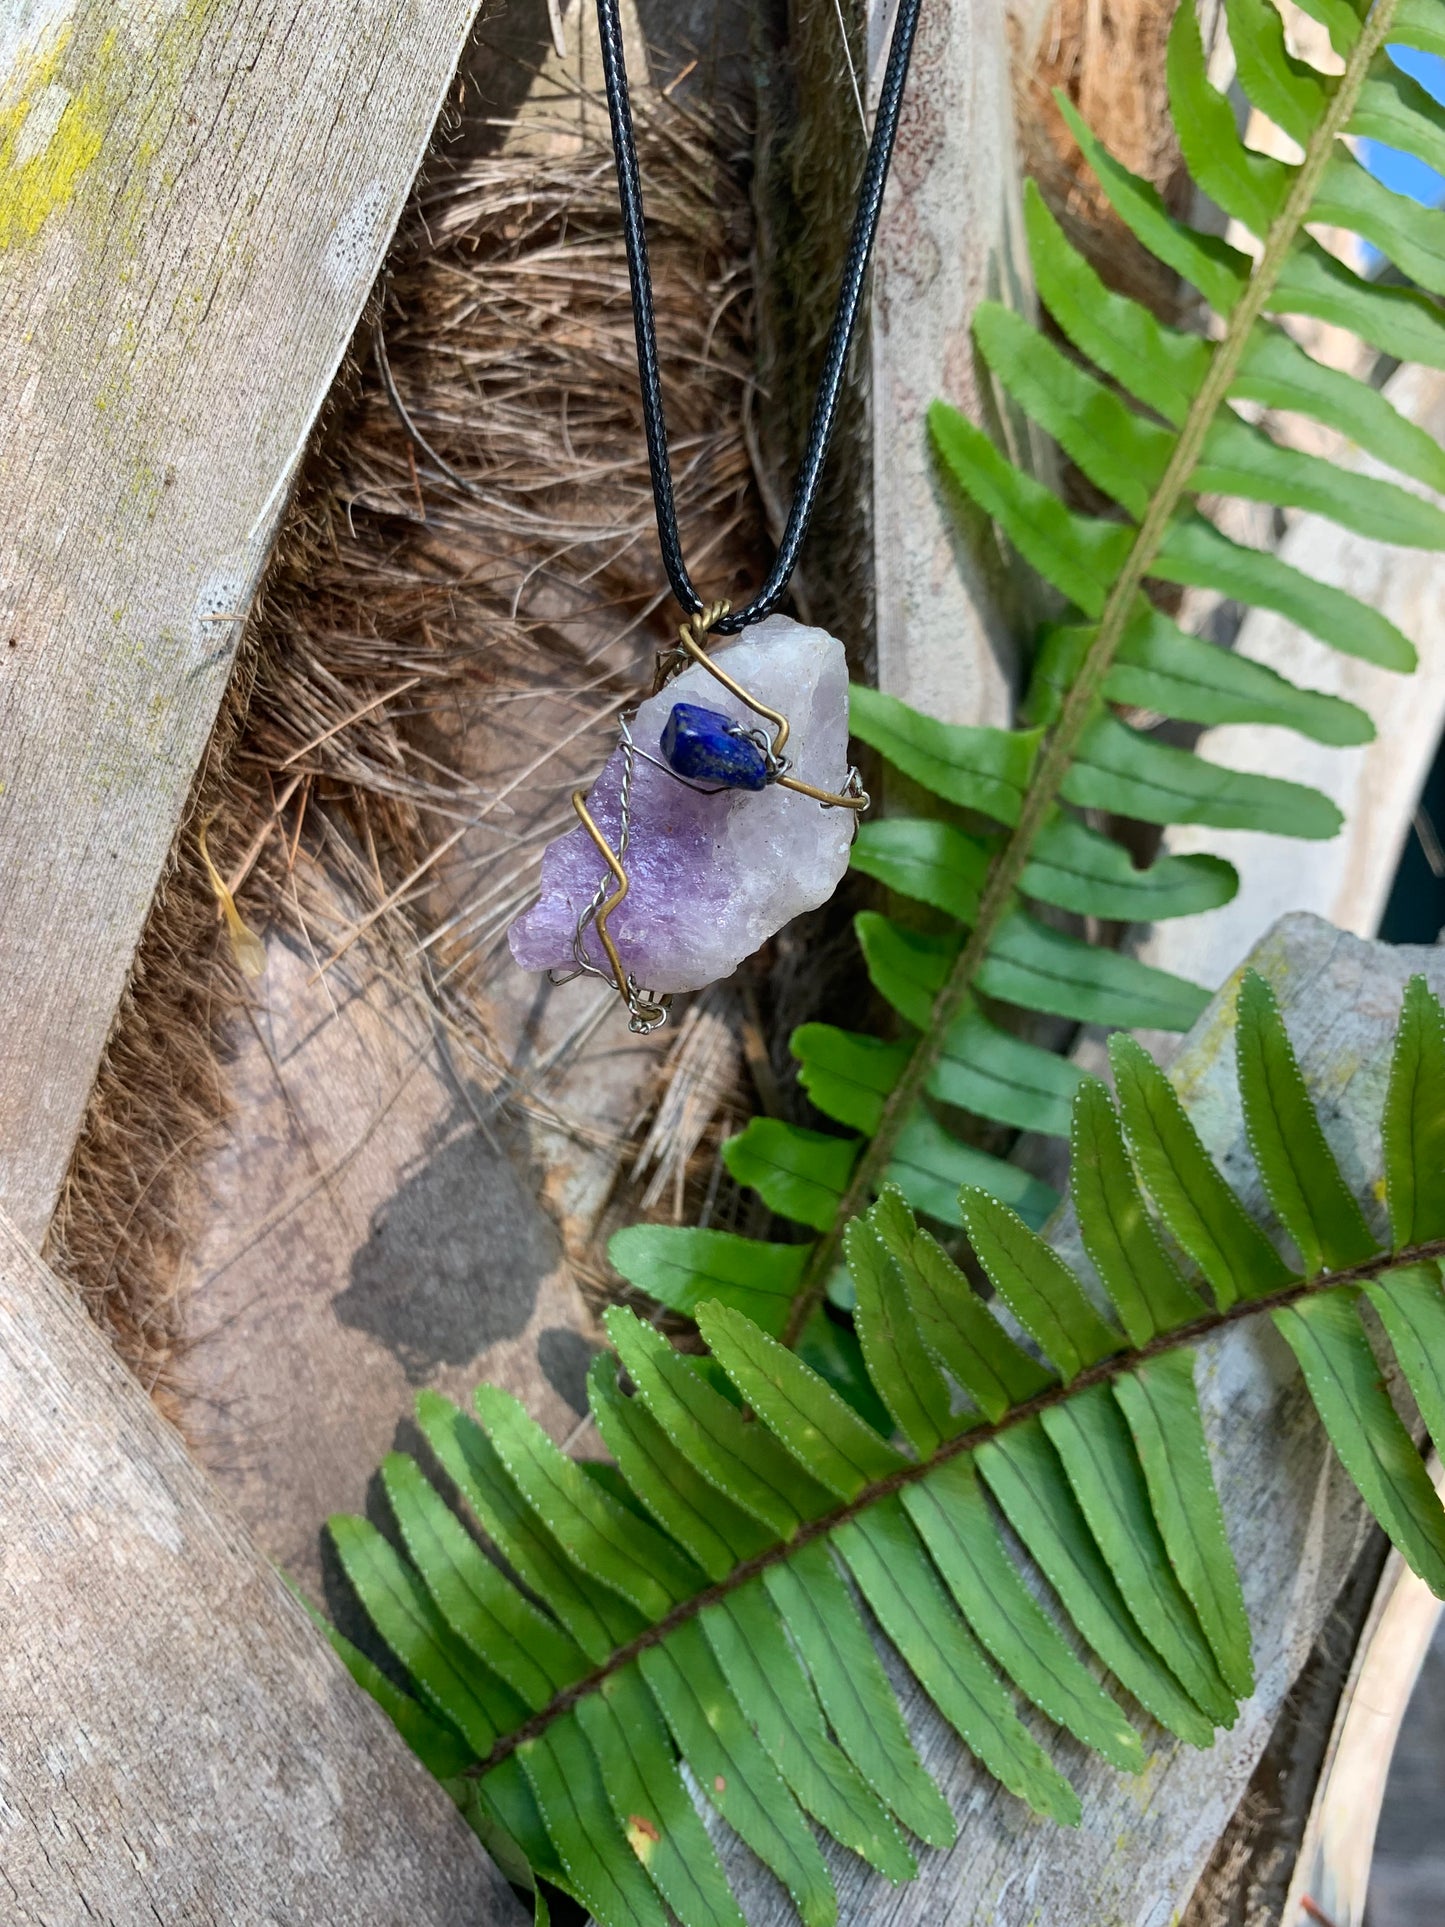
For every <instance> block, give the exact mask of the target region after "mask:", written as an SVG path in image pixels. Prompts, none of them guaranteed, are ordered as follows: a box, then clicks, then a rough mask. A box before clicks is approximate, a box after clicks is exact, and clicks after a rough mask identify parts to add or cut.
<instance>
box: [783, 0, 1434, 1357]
mask: <svg viewBox="0 0 1445 1927" xmlns="http://www.w3.org/2000/svg"><path fill="white" fill-rule="evenodd" d="M1396 3H1397V0H1376V5H1375V7H1374V9H1373V10H1372V12H1371V14H1370V17H1369V19H1368V21H1367V22H1366V24H1365V27H1364V29H1363V31H1362V33H1361V35H1360V38H1359V40H1358V41H1357V42H1356V44H1355V46H1354V48H1353V50H1352V51H1351V54H1350V57H1349V62H1348V64H1347V66H1346V68H1345V71H1344V73H1343V74H1342V75H1341V77H1340V84H1339V87H1338V88H1337V90H1336V92H1335V93H1334V95H1333V97H1332V98H1331V100H1330V104H1329V107H1328V109H1327V110H1326V112H1325V115H1324V118H1323V119H1322V120H1321V122H1320V124H1319V126H1318V127H1317V128H1316V129H1315V132H1314V134H1313V136H1312V138H1311V140H1310V144H1309V146H1308V148H1307V149H1306V151H1305V157H1304V160H1303V161H1302V163H1301V164H1300V167H1299V169H1298V171H1297V173H1296V175H1295V178H1294V181H1293V183H1292V185H1291V188H1290V192H1289V195H1288V197H1287V198H1286V200H1285V203H1284V206H1283V207H1282V208H1281V209H1280V212H1279V214H1278V215H1277V217H1276V218H1275V221H1274V223H1273V225H1272V226H1271V228H1270V231H1269V233H1268V235H1267V236H1266V237H1265V242H1264V249H1263V252H1262V253H1261V255H1260V258H1259V261H1258V263H1257V265H1256V267H1255V270H1254V273H1253V274H1252V275H1251V276H1250V279H1249V283H1248V285H1247V286H1246V288H1245V290H1244V292H1243V294H1242V295H1241V296H1240V298H1239V301H1238V303H1237V304H1236V306H1235V308H1234V310H1233V312H1232V313H1231V314H1230V317H1229V321H1228V324H1227V326H1226V329H1225V333H1224V336H1223V339H1222V340H1221V341H1220V343H1219V345H1218V347H1217V348H1216V349H1215V351H1214V354H1213V356H1212V357H1211V359H1210V364H1209V370H1208V373H1207V374H1206V376H1205V378H1204V381H1203V383H1202V385H1201V386H1200V389H1199V392H1198V394H1197V395H1196V396H1195V397H1194V400H1193V402H1192V404H1191V405H1190V409H1189V413H1188V415H1187V416H1186V418H1185V421H1184V425H1183V427H1182V429H1181V430H1180V433H1179V439H1178V441H1177V442H1176V443H1175V445H1174V452H1173V454H1172V455H1171V457H1170V459H1169V464H1168V467H1167V468H1166V469H1165V471H1164V474H1163V476H1162V478H1161V479H1160V482H1159V486H1158V488H1157V489H1156V490H1155V492H1154V496H1153V499H1152V500H1151V501H1150V504H1149V508H1148V511H1147V513H1146V514H1145V517H1144V520H1143V521H1142V522H1141V523H1140V525H1139V531H1138V534H1137V535H1136V536H1135V538H1134V541H1133V544H1132V546H1131V548H1130V550H1129V554H1128V556H1127V558H1126V559H1125V562H1124V566H1123V568H1122V569H1121V570H1120V572H1119V575H1118V576H1117V577H1116V579H1115V581H1114V585H1113V587H1112V588H1111V589H1110V591H1109V595H1108V598H1107V600H1106V601H1105V604H1104V608H1103V612H1102V614H1101V615H1100V617H1099V624H1098V628H1097V629H1096V630H1095V633H1094V640H1093V641H1092V643H1091V644H1090V645H1089V650H1088V654H1087V655H1086V656H1085V658H1084V661H1083V662H1082V664H1081V665H1080V668H1079V672H1078V675H1077V676H1076V677H1075V679H1074V682H1073V684H1072V686H1071V687H1070V689H1069V693H1068V695H1067V696H1066V698H1065V699H1064V703H1063V707H1062V709H1061V711H1060V713H1059V717H1058V721H1057V722H1056V723H1055V724H1054V727H1053V729H1052V730H1051V731H1050V733H1049V736H1048V738H1047V740H1046V742H1045V744H1044V747H1043V751H1042V753H1041V755H1040V757H1039V761H1038V763H1037V764H1036V766H1035V769H1034V774H1033V778H1032V781H1031V782H1030V784H1029V787H1028V790H1027V792H1026V794H1025V796H1024V801H1023V807H1022V809H1021V810H1020V813H1019V820H1018V822H1017V824H1016V825H1015V826H1014V828H1013V829H1012V830H1011V831H1010V833H1009V836H1008V838H1007V840H1006V841H1005V843H1004V844H1003V846H1002V848H1001V849H1000V850H999V851H998V853H997V854H996V856H995V857H994V859H993V862H992V864H991V866H990V869H989V873H988V876H987V878H986V881H985V884H984V888H983V892H982V895H981V897H980V900H979V906H978V913H977V916H976V917H975V919H974V922H973V927H972V929H971V930H970V932H969V936H968V940H967V942H966V943H965V944H964V947H963V949H962V950H961V951H960V953H959V956H958V960H957V962H956V963H955V964H954V966H953V969H952V971H951V972H950V973H949V976H948V979H947V981H946V982H945V983H944V985H943V988H942V989H941V990H940V991H939V993H938V996H937V997H936V999H935V1000H934V1005H933V1011H932V1014H931V1017H930V1020H929V1025H928V1029H927V1030H926V1031H924V1032H923V1034H922V1036H921V1037H920V1038H919V1040H918V1042H917V1044H916V1045H915V1046H914V1049H913V1053H912V1055H911V1056H910V1058H909V1060H908V1063H907V1064H906V1066H905V1067H904V1070H903V1074H902V1076H901V1077H900V1078H899V1080H898V1082H897V1083H896V1084H895V1085H894V1087H893V1089H892V1091H891V1092H890V1093H889V1095H888V1098H887V1100H886V1101H885V1103H884V1106H883V1115H882V1117H881V1119H880V1120H879V1124H878V1129H877V1130H876V1131H875V1132H874V1134H873V1136H872V1138H871V1139H870V1140H869V1142H868V1143H867V1144H866V1145H865V1146H864V1149H863V1152H862V1155H861V1156H860V1157H859V1159H858V1162H857V1164H856V1165H855V1167H854V1169H853V1174H852V1177H851V1178H850V1180H849V1184H848V1189H847V1191H846V1192H845V1193H844V1195H843V1197H842V1199H841V1200H840V1202H839V1205H838V1210H837V1213H836V1214H835V1216H834V1219H833V1223H832V1225H831V1226H830V1227H829V1229H828V1230H827V1231H826V1232H824V1234H823V1236H822V1237H821V1238H820V1239H819V1240H818V1242H817V1243H816V1244H815V1245H814V1247H813V1251H812V1254H811V1256H810V1258H809V1260H808V1264H807V1267H806V1269H805V1271H804V1273H803V1278H802V1282H801V1284H800V1286H799V1288H798V1293H797V1296H796V1297H795V1298H794V1300H793V1303H792V1306H791V1308H790V1310H789V1314H788V1321H787V1324H786V1326H785V1328H784V1331H783V1342H784V1344H787V1345H790V1346H791V1345H795V1344H796V1343H797V1341H798V1338H799V1336H800V1335H801V1333H802V1330H803V1327H804V1325H805V1324H806V1323H807V1321H808V1319H809V1318H810V1316H811V1315H812V1313H813V1311H814V1310H815V1309H816V1307H817V1306H818V1305H819V1304H820V1303H821V1301H822V1298H823V1294H824V1292H825V1290H826V1288H827V1281H828V1274H829V1272H830V1271H831V1270H832V1268H833V1265H834V1264H835V1263H836V1261H837V1258H838V1250H839V1246H840V1244H841V1242H842V1237H843V1231H844V1229H845V1227H846V1226H847V1224H848V1222H849V1220H850V1219H852V1218H855V1217H857V1215H858V1214H859V1212H861V1211H864V1210H866V1209H867V1207H868V1205H869V1203H870V1201H871V1199H872V1196H873V1193H874V1191H875V1190H876V1188H877V1186H878V1185H879V1183H880V1182H881V1181H882V1179H883V1176H884V1173H885V1172H886V1170H887V1168H888V1164H889V1162H890V1160H891V1158H892V1156H893V1151H894V1147H895V1145H896V1143H897V1140H898V1135H899V1133H900V1131H901V1130H902V1129H903V1126H904V1125H905V1123H906V1122H907V1121H908V1118H909V1117H910V1116H911V1115H912V1112H913V1109H914V1106H915V1105H916V1104H918V1103H919V1102H920V1100H921V1099H922V1097H923V1094H924V1091H925V1089H926V1087H927V1084H928V1080H929V1078H930V1077H931V1076H932V1074H933V1071H934V1068H935V1067H936V1065H937V1063H938V1060H939V1058H940V1057H941V1056H942V1054H943V1048H944V1044H945V1042H946V1040H947V1037H948V1032H949V1029H950V1028H951V1026H952V1025H953V1023H954V1022H955V1021H956V1019H957V1018H958V1016H959V1015H960V1013H961V1012H962V1010H963V1008H964V1005H965V1004H966V1002H967V1001H968V998H969V996H970V994H971V993H972V990H973V985H974V981H975V979H976V978H977V976H978V972H979V969H980V966H981V965H982V964H983V962H984V959H985V958H986V957H987V955H988V953H989V950H990V948H991V947H992V945H993V941H994V939H995V937H996V936H997V935H998V930H999V925H1000V924H1001V923H1002V921H1003V919H1004V917H1005V916H1006V915H1007V914H1008V912H1009V910H1010V909H1011V908H1012V907H1013V903H1014V898H1015V895H1016V893H1017V890H1018V885H1019V880H1020V878H1021V877H1022V875H1023V872H1024V868H1025V866H1026V865H1027V863H1028V860H1029V857H1030V855H1031V854H1032V851H1033V846H1034V841H1035V839H1036V838H1037V836H1038V833H1039V831H1040V830H1041V829H1042V828H1043V826H1044V823H1045V821H1046V820H1047V818H1048V816H1049V814H1050V812H1051V811H1052V809H1053V807H1054V805H1055V803H1056V802H1057V801H1058V797H1059V791H1060V789H1061V788H1062V786H1063V782H1064V778H1065V777H1066V776H1067V774H1068V771H1069V766H1070V764H1071V763H1072V762H1073V760H1074V756H1075V754H1076V753H1077V750H1078V746H1079V739H1080V737H1081V736H1082V735H1083V733H1084V731H1085V729H1086V728H1087V727H1088V725H1089V723H1090V722H1091V721H1092V720H1093V717H1094V715H1095V713H1096V711H1097V709H1098V706H1099V703H1100V701H1101V699H1102V693H1103V686H1104V678H1105V677H1106V676H1107V675H1108V673H1109V670H1110V668H1111V666H1112V664H1113V661H1114V657H1115V655H1116V654H1117V652H1118V649H1119V644H1120V643H1121V641H1122V640H1123V637H1124V632H1125V630H1126V628H1127V627H1128V624H1129V619H1130V617H1131V615H1132V614H1133V611H1134V603H1135V598H1136V596H1137V595H1138V594H1139V591H1140V588H1141V587H1142V585H1143V582H1144V579H1145V577H1146V576H1147V575H1148V573H1149V567H1150V564H1151V563H1152V562H1153V561H1154V558H1155V556H1156V555H1157V554H1158V552H1159V545H1160V543H1161V542H1162V541H1163V540H1164V537H1165V534H1166V533H1167V531H1168V528H1169V524H1170V523H1171V521H1172V520H1173V518H1174V515H1175V513H1176V511H1177V510H1178V508H1179V505H1180V503H1181V502H1182V501H1183V499H1184V496H1185V495H1186V493H1187V492H1188V487H1189V478H1190V476H1191V475H1192V474H1193V472H1194V469H1195V466H1196V464H1197V462H1198V460H1199V457H1200V454H1201V452H1202V450H1203V447H1204V438H1205V436H1206V435H1207V434H1208V432H1209V429H1210V427H1211V425H1212V423H1213V421H1214V419H1215V416H1216V415H1217V414H1218V412H1219V409H1220V407H1221V406H1222V405H1223V402H1224V398H1225V396H1226V395H1227V394H1228V392H1229V389H1230V387H1231V386H1232V384H1233V382H1234V378H1235V376H1236V375H1237V374H1238V372H1239V365H1240V362H1241V361H1242V359H1243V357H1244V352H1245V349H1246V348H1247V346H1248V344H1249V338H1250V336H1251V334H1252V333H1253V331H1254V328H1255V325H1256V323H1257V322H1258V321H1259V319H1260V316H1261V315H1262V314H1263V313H1264V311H1265V308H1266V307H1267V305H1268V303H1269V298H1270V296H1271V294H1272V293H1273V292H1274V287H1275V283H1276V282H1277V281H1278V279H1279V275H1280V271H1281V270H1282V268H1283V267H1284V264H1285V261H1286V258H1287V257H1288V255H1289V252H1290V249H1291V248H1292V247H1293V246H1294V244H1295V241H1296V240H1297V239H1298V237H1299V233H1300V230H1301V229H1302V228H1303V226H1304V224H1305V221H1306V219H1307V218H1308V215H1309V209H1310V205H1311V203H1312V202H1313V200H1314V197H1315V192H1316V190H1317V188H1318V187H1319V183H1320V178H1321V176H1322V175H1323V173H1324V170H1325V168H1326V167H1327V166H1328V164H1329V161H1330V157H1331V155H1332V154H1333V152H1334V145H1335V141H1336V139H1337V138H1338V136H1339V135H1340V134H1341V133H1342V132H1343V131H1344V129H1345V127H1346V126H1347V125H1348V123H1349V121H1350V118H1351V116H1352V115H1353V113H1354V111H1355V103H1356V100H1357V99H1358V97H1359V92H1360V88H1361V87H1362V85H1363V84H1364V81H1365V76H1366V75H1367V73H1368V72H1369V68H1370V63H1371V62H1372V61H1373V60H1374V58H1375V55H1376V54H1377V53H1378V52H1379V50H1380V48H1381V47H1382V46H1383V45H1384V43H1385V37H1386V35H1387V34H1388V32H1389V29H1390V23H1391V21H1392V19H1393V18H1394V13H1395V7H1396ZM1185 4H1190V0H1185Z"/></svg>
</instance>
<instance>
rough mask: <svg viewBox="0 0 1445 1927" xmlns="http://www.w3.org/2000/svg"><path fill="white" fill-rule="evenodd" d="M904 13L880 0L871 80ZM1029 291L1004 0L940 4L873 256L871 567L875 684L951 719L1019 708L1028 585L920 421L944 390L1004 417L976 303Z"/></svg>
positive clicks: (928, 10)
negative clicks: (1023, 589) (944, 473)
mask: <svg viewBox="0 0 1445 1927" xmlns="http://www.w3.org/2000/svg"><path fill="white" fill-rule="evenodd" d="M894 11H895V7H894V4H893V3H892V0H870V5H869V57H870V64H871V69H872V81H873V84H874V86H875V87H876V85H877V83H878V81H879V79H880V78H881V74H882V63H883V59H884V57H885V55H886V51H887V43H888V34H889V30H890V29H891V26H892V20H893V14H894ZM1031 298H1032V290H1031V283H1030V279H1029V273H1028V265H1027V255H1026V253H1025V250H1024V247H1023V242H1022V232H1021V217H1020V212H1019V181H1018V166H1017V159H1016V151H1015V142H1014V129H1013V91H1012V86H1011V82H1010V76H1009V60H1008V48H1007V44H1006V40H1005V14H1004V9H1003V8H1002V7H1000V6H998V5H996V4H992V0H939V4H936V5H933V4H931V5H929V6H927V7H925V8H924V10H923V15H922V18H921V20H920V22H919V27H918V36H917V39H916V41H915V43H914V53H913V65H912V70H911V72H910V74H909V83H908V96H907V100H906V103H905V106H904V111H903V118H902V121H901V124H900V127H899V133H898V145H897V149H896V151H895V154H894V159H893V167H892V171H891V174H890V177H889V183H888V193H887V198H886V199H885V202H884V208H883V217H882V221H881V223H880V226H879V231H878V241H877V247H876V253H875V256H874V267H873V300H872V455H873V478H872V479H873V569H874V581H875V594H874V603H875V611H876V613H875V621H876V626H877V641H878V686H879V688H880V689H886V690H888V691H889V692H890V694H892V695H895V696H901V697H902V698H903V699H904V701H905V702H910V703H913V704H915V705H917V707H918V708H920V709H923V710H926V711H927V712H928V713H929V714H930V715H933V716H940V717H943V718H944V719H945V720H947V721H950V722H959V723H1001V724H1008V723H1009V722H1011V721H1012V720H1013V698H1014V687H1015V682H1016V678H1017V640H1016V638H1017V634H1018V620H1019V612H1018V606H1017V605H1018V586H1017V581H1016V580H1015V581H1010V577H1009V570H1008V567H1007V565H1006V564H1005V561H1004V559H1003V557H1002V555H1001V553H1000V550H999V547H998V544H997V542H996V541H995V540H994V538H993V537H992V535H991V533H990V531H989V530H988V528H987V525H986V524H985V523H984V521H983V519H982V518H981V517H978V516H977V515H974V514H971V513H970V512H969V511H968V510H967V509H966V508H964V507H962V505H961V504H960V503H959V502H958V501H957V500H956V499H955V498H954V497H953V496H952V494H951V493H950V492H949V490H948V489H947V487H946V485H945V483H944V481H943V479H942V477H941V476H940V475H939V473H938V469H937V465H936V463H935V461H934V458H933V454H932V450H931V448H930V445H929V438H928V430H927V425H926V417H927V412H928V407H929V404H930V403H931V402H932V401H933V400H934V399H935V398H936V397H939V396H941V397H943V398H944V399H945V400H948V401H951V402H952V403H953V404H954V405H955V406H956V407H958V408H961V409H962V410H963V412H964V413H965V414H966V415H968V416H969V417H970V418H971V419H972V420H974V421H977V422H981V423H983V424H984V425H985V426H988V427H990V428H997V426H998V425H999V424H998V418H997V414H996V410H995V405H994V401H993V398H992V396H991V394H990V392H989V389H988V385H987V381H986V377H982V375H981V370H980V369H979V367H978V364H977V362H976V360H975V355H974V349H973V342H972V338H971V335H970V332H969V330H970V325H971V322H972V317H973V311H974V309H975V308H976V307H977V305H978V303H979V302H980V301H983V300H996V301H1006V302H1008V303H1009V304H1010V305H1011V306H1013V307H1018V308H1023V309H1025V310H1027V308H1028V306H1029V304H1030V301H1031ZM1008 427H1009V428H1010V430H1011V432H1012V433H1013V434H1014V435H1015V436H1016V437H1018V436H1024V437H1025V439H1024V441H1023V444H1022V446H1023V448H1024V449H1025V451H1026V450H1027V446H1028V444H1027V440H1026V431H1025V430H1024V429H1023V428H1022V426H1021V424H1020V423H1019V422H1017V421H1012V422H1010V423H1009V424H1008ZM1024 459H1025V460H1028V459H1029V458H1028V454H1027V453H1025V456H1024Z"/></svg>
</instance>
